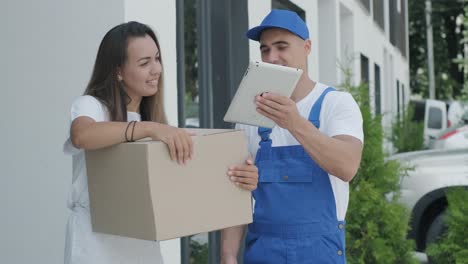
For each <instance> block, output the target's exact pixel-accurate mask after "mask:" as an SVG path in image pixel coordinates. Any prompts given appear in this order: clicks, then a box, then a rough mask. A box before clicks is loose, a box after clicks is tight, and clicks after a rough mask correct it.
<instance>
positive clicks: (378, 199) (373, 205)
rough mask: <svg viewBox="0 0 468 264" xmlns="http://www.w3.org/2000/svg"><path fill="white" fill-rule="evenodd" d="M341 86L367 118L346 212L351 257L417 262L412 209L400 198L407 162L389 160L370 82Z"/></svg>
mask: <svg viewBox="0 0 468 264" xmlns="http://www.w3.org/2000/svg"><path fill="white" fill-rule="evenodd" d="M343 88H344V89H345V90H347V91H349V92H351V94H353V97H354V98H355V99H356V100H357V101H358V103H359V105H360V108H361V113H362V116H363V120H364V124H363V129H364V149H363V153H362V161H361V166H360V169H359V171H358V173H357V175H356V176H355V178H354V179H353V180H352V181H351V183H350V202H349V208H348V214H347V217H346V219H347V220H346V221H347V225H346V244H347V249H346V250H347V260H348V263H350V264H354V263H379V264H385V263H389V264H390V263H391V264H394V263H417V261H416V260H415V259H414V258H413V255H412V251H413V250H414V241H412V240H407V238H406V235H407V231H408V219H409V213H408V211H407V210H406V209H405V207H403V206H402V205H401V204H399V203H398V198H399V181H400V175H401V174H402V172H403V168H402V167H401V166H400V164H399V163H398V162H397V161H393V160H392V161H385V155H384V151H383V132H382V125H381V118H380V116H376V117H373V115H372V113H371V110H370V107H369V101H368V98H369V95H368V92H367V91H368V87H367V85H360V86H358V87H354V86H352V85H350V83H349V82H346V83H345V84H344V85H343ZM390 194H391V195H390Z"/></svg>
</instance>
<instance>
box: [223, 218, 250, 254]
mask: <svg viewBox="0 0 468 264" xmlns="http://www.w3.org/2000/svg"><path fill="white" fill-rule="evenodd" d="M244 230H245V225H240V226H233V227H228V228H226V229H223V230H221V259H222V260H223V259H229V258H235V259H237V254H238V252H239V247H240V243H241V240H242V238H243V236H244Z"/></svg>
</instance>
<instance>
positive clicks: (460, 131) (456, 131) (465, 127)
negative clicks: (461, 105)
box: [429, 111, 468, 149]
mask: <svg viewBox="0 0 468 264" xmlns="http://www.w3.org/2000/svg"><path fill="white" fill-rule="evenodd" d="M429 148H433V149H455V148H468V111H467V112H466V113H465V114H464V115H463V116H462V117H461V118H460V122H459V123H458V124H456V125H454V126H451V127H449V128H447V129H445V130H442V131H441V132H440V133H439V134H438V135H437V136H436V138H435V139H434V140H433V141H431V142H430V144H429Z"/></svg>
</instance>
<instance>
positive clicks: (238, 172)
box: [227, 158, 258, 191]
mask: <svg viewBox="0 0 468 264" xmlns="http://www.w3.org/2000/svg"><path fill="white" fill-rule="evenodd" d="M227 175H228V176H229V178H230V179H231V181H233V182H234V183H235V184H236V185H238V186H239V187H241V188H242V189H245V190H247V191H253V190H255V189H257V184H258V169H257V166H255V165H254V164H253V161H252V159H250V158H249V159H247V160H246V161H245V164H241V165H236V166H232V167H230V168H229V169H228V172H227Z"/></svg>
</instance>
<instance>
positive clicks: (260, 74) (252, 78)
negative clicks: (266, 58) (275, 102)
mask: <svg viewBox="0 0 468 264" xmlns="http://www.w3.org/2000/svg"><path fill="white" fill-rule="evenodd" d="M301 74H302V70H301V69H296V68H291V67H286V66H281V65H275V64H271V63H265V62H258V61H251V62H250V64H249V66H248V67H247V70H246V71H245V73H244V78H242V81H241V83H240V84H239V88H238V89H237V92H236V94H235V95H234V98H233V99H232V101H231V104H230V105H229V108H228V110H227V112H226V115H225V116H224V121H226V122H232V123H241V124H247V125H253V126H260V127H267V128H273V127H274V126H275V122H273V120H271V119H269V118H267V117H265V116H263V115H261V114H260V113H258V112H257V110H256V108H257V105H256V104H255V96H256V95H259V94H262V93H265V92H271V93H276V94H280V95H284V96H287V97H290V96H291V94H292V92H293V91H294V88H295V87H296V84H297V82H298V81H299V78H300V77H301Z"/></svg>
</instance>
